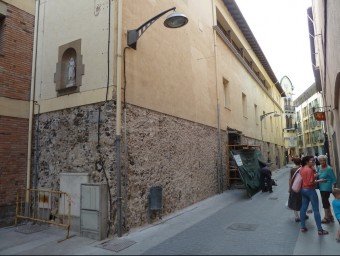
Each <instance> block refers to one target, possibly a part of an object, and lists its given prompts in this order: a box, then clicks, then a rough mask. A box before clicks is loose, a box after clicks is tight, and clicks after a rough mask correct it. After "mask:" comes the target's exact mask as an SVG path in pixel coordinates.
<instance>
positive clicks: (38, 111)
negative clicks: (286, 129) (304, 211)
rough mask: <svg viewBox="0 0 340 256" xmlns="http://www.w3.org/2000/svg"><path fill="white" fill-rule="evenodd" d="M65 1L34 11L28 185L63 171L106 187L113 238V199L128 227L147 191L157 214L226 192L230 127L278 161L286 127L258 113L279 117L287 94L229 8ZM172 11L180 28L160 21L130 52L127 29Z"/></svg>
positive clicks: (136, 222)
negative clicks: (157, 202)
mask: <svg viewBox="0 0 340 256" xmlns="http://www.w3.org/2000/svg"><path fill="white" fill-rule="evenodd" d="M69 3H70V1H69V0H59V1H45V2H44V3H43V4H42V3H41V4H40V6H39V8H40V10H41V12H40V16H39V17H38V18H37V24H38V25H40V26H39V29H38V33H37V38H38V40H37V42H36V43H37V46H38V47H37V49H38V51H37V52H36V54H37V63H36V68H37V72H36V78H35V80H34V82H33V84H34V90H35V98H34V100H35V101H36V102H37V105H39V108H35V112H34V116H33V119H34V124H35V126H34V137H33V139H32V141H37V142H38V143H36V144H32V147H33V148H34V151H33V153H34V158H33V159H34V161H32V166H31V170H30V175H31V177H32V183H33V185H34V186H36V187H37V188H43V189H54V190H58V189H60V187H61V185H62V184H61V179H60V176H61V175H63V174H65V173H77V174H84V175H88V182H89V183H107V184H108V187H109V188H110V189H109V191H110V198H111V201H110V207H111V209H110V216H109V220H110V223H112V227H111V233H115V232H116V231H117V229H119V221H118V220H117V219H118V218H119V213H118V206H117V205H118V203H119V200H120V197H121V200H122V207H121V210H122V224H123V229H124V231H127V230H129V229H130V228H133V227H137V226H141V225H144V224H145V223H147V221H148V207H149V202H148V196H149V193H150V188H152V187H162V200H163V209H162V214H169V213H172V212H175V211H177V210H179V209H182V208H184V207H186V206H189V205H191V204H194V203H196V202H198V201H201V200H204V199H206V198H208V197H210V196H212V195H214V194H216V193H221V192H223V191H224V190H225V189H226V188H227V185H226V184H227V179H228V177H227V175H226V173H227V172H226V168H228V167H227V166H226V157H229V156H226V146H227V145H228V143H229V140H230V136H229V134H228V129H229V128H231V129H235V130H237V131H240V134H241V135H240V141H239V142H240V143H245V144H252V145H259V146H260V148H261V150H262V152H263V155H264V157H265V159H266V160H267V159H268V160H271V161H272V162H273V163H274V165H273V168H276V167H281V166H282V165H283V162H284V144H283V139H282V133H281V131H282V119H281V118H274V117H272V116H267V118H266V119H264V120H263V122H262V119H261V121H260V116H261V115H263V114H265V113H270V112H273V111H275V112H276V113H278V114H282V113H283V109H282V106H281V104H280V100H281V96H283V95H284V92H283V90H282V88H281V86H280V84H279V83H277V79H276V77H275V75H274V73H273V71H272V70H271V68H270V65H269V63H268V62H267V60H266V59H265V56H264V55H263V53H262V51H261V49H260V46H259V45H258V43H257V42H256V40H254V38H253V36H252V34H251V33H249V31H250V28H249V27H248V26H247V25H246V22H245V20H244V18H243V17H242V15H241V12H240V10H239V9H238V7H237V5H236V3H235V2H234V1H231V0H228V1H220V0H219V1H200V2H199V3H198V2H197V1H196V0H188V1H179V0H178V1H177V0H176V1H170V0H164V1H163V0H162V1H151V0H141V1H135V0H124V1H115V2H111V1H104V0H94V1H93V2H91V4H89V3H84V2H81V1H76V2H75V1H72V5H70V4H69ZM93 3H94V5H93ZM174 4H175V5H176V8H177V9H176V10H178V11H179V10H180V11H181V12H183V13H185V15H187V17H188V19H189V23H188V24H187V25H186V26H184V27H182V28H179V29H171V30H169V29H167V28H165V27H164V26H163V24H162V22H159V21H157V22H155V23H153V24H152V27H150V28H149V29H148V31H146V32H145V35H144V34H143V37H142V38H141V39H140V40H139V41H138V47H137V50H133V49H131V48H128V47H127V45H126V37H127V31H128V30H130V29H131V28H136V27H138V26H140V24H142V23H143V22H145V21H146V20H148V19H150V17H153V16H155V15H156V14H158V13H161V12H162V11H164V10H166V9H168V8H169V6H173V5H174ZM79 10H81V12H79ZM141 10H143V11H141ZM75 12H77V14H78V15H76V16H75V15H72V14H73V13H75ZM61 15H62V17H63V19H60V16H61ZM197 17H200V18H199V19H198V20H197ZM161 19H163V17H162V18H161ZM56 20H58V26H56V25H55V24H56ZM71 23H72V24H73V26H72V27H69V26H68V24H71ZM42 24H43V25H44V26H43V27H42V26H41V25H42ZM66 28H67V29H66ZM241 28H242V29H244V28H246V29H247V31H244V30H242V29H241ZM60 31H62V32H63V33H60ZM56 34H58V37H56V36H55V35H56ZM183 42H186V43H185V44H183ZM212 46H214V47H212ZM245 49H253V50H245ZM71 60H72V61H71ZM73 61H75V64H74V62H73ZM71 64H72V65H71ZM73 68H75V71H76V72H75V73H73V71H74V70H73ZM73 74H75V75H73ZM262 125H263V134H262V133H261V132H260V131H261V130H262V129H261V128H262ZM117 141H119V143H117ZM117 151H118V152H117ZM37 156H38V157H37ZM117 170H120V172H119V173H118V171H117ZM118 180H119V181H120V182H121V189H122V194H121V196H119V194H118V189H117V187H118V186H119V185H118ZM73 199H74V200H75V198H73ZM76 217H80V216H76ZM153 217H155V216H153Z"/></svg>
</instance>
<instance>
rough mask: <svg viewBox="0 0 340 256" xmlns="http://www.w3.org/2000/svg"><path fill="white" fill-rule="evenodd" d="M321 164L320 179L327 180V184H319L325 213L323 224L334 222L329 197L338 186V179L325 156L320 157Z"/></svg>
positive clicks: (319, 169)
mask: <svg viewBox="0 0 340 256" xmlns="http://www.w3.org/2000/svg"><path fill="white" fill-rule="evenodd" d="M318 160H319V162H320V166H319V168H318V175H319V179H324V180H326V182H325V183H320V184H319V190H320V194H321V200H322V207H323V209H324V211H325V216H324V218H323V219H322V221H321V223H330V222H334V217H333V215H332V211H331V205H330V203H329V196H330V195H331V193H332V190H333V188H334V187H335V184H336V177H335V175H334V172H333V168H332V167H330V166H329V165H328V164H327V157H326V156H324V155H320V156H319V157H318Z"/></svg>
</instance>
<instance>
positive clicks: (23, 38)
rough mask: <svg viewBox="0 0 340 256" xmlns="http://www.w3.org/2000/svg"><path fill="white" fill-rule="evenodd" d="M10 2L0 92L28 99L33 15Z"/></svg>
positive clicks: (0, 51) (1, 56)
mask: <svg viewBox="0 0 340 256" xmlns="http://www.w3.org/2000/svg"><path fill="white" fill-rule="evenodd" d="M7 6H8V7H7V16H6V18H5V19H4V21H3V29H2V33H3V35H2V45H1V46H0V47H2V49H0V96H3V97H9V98H14V99H20V100H29V97H30V84H31V71H32V70H31V68H32V54H33V33H34V16H33V15H31V14H28V13H26V12H24V11H22V10H20V9H18V8H16V7H14V6H12V5H7Z"/></svg>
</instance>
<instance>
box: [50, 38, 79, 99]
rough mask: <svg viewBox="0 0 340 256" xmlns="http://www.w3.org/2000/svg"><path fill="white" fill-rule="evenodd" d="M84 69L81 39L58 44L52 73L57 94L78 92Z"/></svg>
mask: <svg viewBox="0 0 340 256" xmlns="http://www.w3.org/2000/svg"><path fill="white" fill-rule="evenodd" d="M84 69H85V66H84V64H83V56H82V55H81V39H78V40H75V41H73V42H70V43H67V44H64V45H62V46H59V49H58V62H57V66H56V72H55V74H54V82H55V83H56V91H57V93H58V96H62V95H66V94H70V93H75V92H79V87H80V86H81V83H82V75H84Z"/></svg>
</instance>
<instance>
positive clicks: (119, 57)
mask: <svg viewBox="0 0 340 256" xmlns="http://www.w3.org/2000/svg"><path fill="white" fill-rule="evenodd" d="M117 4H118V5H117V8H118V16H117V50H116V53H117V56H116V84H117V91H116V94H117V101H116V165H117V177H116V179H117V195H116V196H117V235H118V237H121V236H122V195H121V173H120V145H121V112H122V101H121V90H122V86H121V82H122V77H121V76H122V31H123V30H122V0H117Z"/></svg>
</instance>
